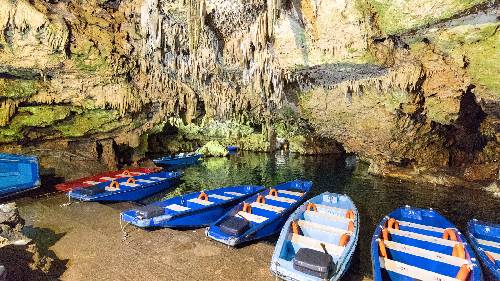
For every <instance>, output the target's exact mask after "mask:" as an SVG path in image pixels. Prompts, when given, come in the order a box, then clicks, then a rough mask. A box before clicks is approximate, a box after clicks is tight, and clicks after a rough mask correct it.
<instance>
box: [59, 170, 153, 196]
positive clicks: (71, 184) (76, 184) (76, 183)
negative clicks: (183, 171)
mask: <svg viewBox="0 0 500 281" xmlns="http://www.w3.org/2000/svg"><path fill="white" fill-rule="evenodd" d="M160 170H161V168H158V167H155V168H130V169H126V170H119V171H113V172H106V173H101V174H97V175H93V176H90V177H85V178H81V179H77V180H73V181H68V182H64V183H60V184H57V185H56V186H55V189H56V190H58V191H61V192H68V191H71V190H73V189H77V188H85V187H91V186H94V185H96V183H101V182H107V181H109V180H105V179H103V178H121V177H123V176H121V175H124V174H126V173H127V172H128V173H130V174H132V175H134V174H135V173H141V174H151V173H157V172H159V171H160ZM91 182H95V183H94V184H92V183H91Z"/></svg>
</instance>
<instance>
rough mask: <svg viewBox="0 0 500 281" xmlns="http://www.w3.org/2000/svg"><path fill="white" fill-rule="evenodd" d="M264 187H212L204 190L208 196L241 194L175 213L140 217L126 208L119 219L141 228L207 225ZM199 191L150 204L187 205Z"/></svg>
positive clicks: (163, 206)
mask: <svg viewBox="0 0 500 281" xmlns="http://www.w3.org/2000/svg"><path fill="white" fill-rule="evenodd" d="M263 189H264V187H262V186H235V187H224V188H219V189H213V190H209V191H205V193H206V194H207V195H208V196H209V198H210V196H213V195H214V194H217V195H218V196H221V195H223V194H225V193H226V195H227V193H234V192H237V193H240V194H241V196H235V197H234V198H232V199H230V200H228V201H220V202H216V203H214V204H212V205H210V206H205V207H201V208H199V209H191V210H187V211H184V212H182V213H176V212H173V211H170V212H169V211H167V210H166V211H165V213H164V215H161V216H157V217H153V218H148V219H141V218H139V217H138V216H137V212H136V210H134V209H132V210H127V211H124V212H122V214H121V219H122V220H123V221H124V222H127V223H130V224H132V225H135V226H137V227H141V228H152V227H170V228H199V227H204V226H207V225H209V224H211V223H213V222H215V221H216V220H218V219H219V218H220V217H221V216H223V215H224V214H225V213H226V212H227V211H228V210H230V209H231V208H232V207H233V206H234V205H236V204H238V203H239V202H241V201H242V200H244V199H246V198H248V197H250V196H252V195H253V194H255V193H257V192H260V191H262V190H263ZM199 194H200V192H194V193H190V194H186V195H181V196H177V197H174V198H170V199H167V200H163V201H160V202H155V203H153V204H151V205H154V206H159V207H162V208H164V209H167V208H168V206H170V205H175V206H182V207H186V208H187V206H188V205H189V204H188V203H187V202H189V200H190V199H194V198H197V197H198V196H199Z"/></svg>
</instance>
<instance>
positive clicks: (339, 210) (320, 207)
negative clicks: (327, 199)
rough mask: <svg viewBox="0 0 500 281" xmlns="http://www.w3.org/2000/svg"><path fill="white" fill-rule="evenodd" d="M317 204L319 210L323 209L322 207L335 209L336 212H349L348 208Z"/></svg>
mask: <svg viewBox="0 0 500 281" xmlns="http://www.w3.org/2000/svg"><path fill="white" fill-rule="evenodd" d="M315 205H316V207H317V208H318V211H319V210H321V209H324V210H331V211H334V212H343V213H347V211H348V210H346V209H342V208H337V207H333V206H328V205H322V204H315Z"/></svg>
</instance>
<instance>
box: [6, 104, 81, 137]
mask: <svg viewBox="0 0 500 281" xmlns="http://www.w3.org/2000/svg"><path fill="white" fill-rule="evenodd" d="M72 109H73V108H72V107H70V106H49V105H46V106H27V107H21V108H19V109H18V113H17V114H16V115H15V116H14V117H13V118H12V120H11V122H10V123H9V125H8V126H5V127H3V128H0V142H4V143H5V142H14V141H18V140H21V139H23V138H24V133H23V131H24V129H25V128H28V127H39V128H46V127H49V126H51V125H53V124H55V123H56V122H58V121H61V120H64V119H66V118H67V117H68V116H69V115H70V114H71V111H72Z"/></svg>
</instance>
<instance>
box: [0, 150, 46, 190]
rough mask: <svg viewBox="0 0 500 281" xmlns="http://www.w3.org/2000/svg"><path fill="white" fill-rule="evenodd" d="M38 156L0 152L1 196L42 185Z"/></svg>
mask: <svg viewBox="0 0 500 281" xmlns="http://www.w3.org/2000/svg"><path fill="white" fill-rule="evenodd" d="M39 169H40V168H39V165H38V158H37V157H36V156H27V155H17V154H5V153H0V198H1V197H5V196H9V195H13V194H16V193H19V192H23V191H27V190H30V189H34V188H37V187H39V186H40V185H41V181H40V172H39Z"/></svg>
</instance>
